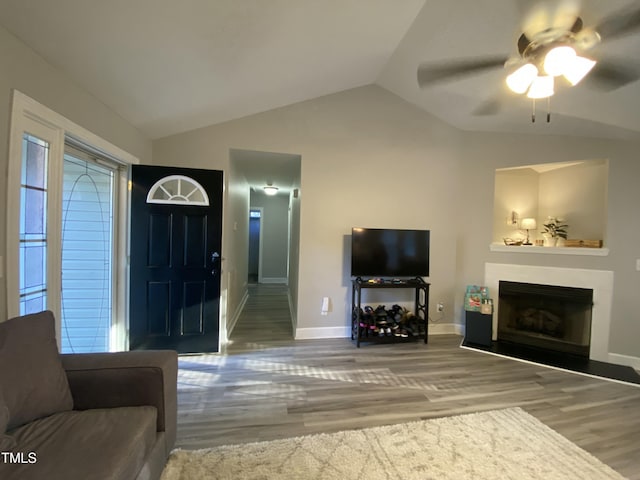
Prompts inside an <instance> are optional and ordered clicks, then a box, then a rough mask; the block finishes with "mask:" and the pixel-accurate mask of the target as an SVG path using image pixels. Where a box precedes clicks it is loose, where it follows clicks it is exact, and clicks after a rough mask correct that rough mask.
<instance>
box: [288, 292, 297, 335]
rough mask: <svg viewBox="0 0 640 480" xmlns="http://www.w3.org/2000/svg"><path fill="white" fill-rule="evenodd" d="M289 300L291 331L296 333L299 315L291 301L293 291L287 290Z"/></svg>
mask: <svg viewBox="0 0 640 480" xmlns="http://www.w3.org/2000/svg"><path fill="white" fill-rule="evenodd" d="M287 300H288V301H289V315H291V330H292V331H294V332H295V331H296V326H297V325H298V313H297V312H296V309H295V308H294V305H293V300H292V299H291V289H287Z"/></svg>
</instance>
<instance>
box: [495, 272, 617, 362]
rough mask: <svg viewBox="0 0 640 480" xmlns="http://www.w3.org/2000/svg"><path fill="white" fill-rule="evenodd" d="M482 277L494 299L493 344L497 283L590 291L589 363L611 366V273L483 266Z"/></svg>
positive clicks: (497, 302)
mask: <svg viewBox="0 0 640 480" xmlns="http://www.w3.org/2000/svg"><path fill="white" fill-rule="evenodd" d="M484 273H485V283H484V284H485V285H486V286H487V287H489V293H490V295H491V296H492V297H493V298H494V315H493V328H492V332H493V334H492V338H493V340H497V336H498V317H499V316H500V302H499V299H498V293H499V289H500V288H499V283H500V281H508V282H520V283H532V284H538V285H557V286H560V287H575V288H585V289H589V290H592V291H593V308H592V309H591V331H590V342H589V343H590V347H589V359H590V360H599V361H601V362H611V360H612V359H611V357H610V353H609V334H610V329H611V309H612V304H613V272H611V271H608V270H590V269H584V268H565V267H546V266H538V265H522V264H509V263H486V264H485V272H484ZM612 363H615V362H612Z"/></svg>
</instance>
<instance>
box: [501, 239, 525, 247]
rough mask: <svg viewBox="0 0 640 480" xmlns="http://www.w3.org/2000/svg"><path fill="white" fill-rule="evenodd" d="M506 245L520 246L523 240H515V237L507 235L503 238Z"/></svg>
mask: <svg viewBox="0 0 640 480" xmlns="http://www.w3.org/2000/svg"><path fill="white" fill-rule="evenodd" d="M502 241H503V242H504V244H505V245H507V246H508V247H519V246H520V245H522V240H514V239H513V238H509V237H505V238H503V239H502Z"/></svg>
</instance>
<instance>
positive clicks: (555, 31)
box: [418, 0, 640, 121]
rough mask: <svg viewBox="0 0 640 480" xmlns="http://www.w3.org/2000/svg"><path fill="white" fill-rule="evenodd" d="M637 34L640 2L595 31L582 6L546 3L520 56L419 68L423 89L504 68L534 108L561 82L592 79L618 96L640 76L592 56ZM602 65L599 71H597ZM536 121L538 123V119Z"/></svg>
mask: <svg viewBox="0 0 640 480" xmlns="http://www.w3.org/2000/svg"><path fill="white" fill-rule="evenodd" d="M637 30H640V2H635V3H634V5H632V6H631V7H627V8H625V9H622V10H620V11H617V12H615V13H613V14H611V15H609V16H607V17H605V18H604V19H602V20H601V21H600V22H598V23H597V24H596V25H595V26H592V27H590V26H585V25H584V24H583V21H582V18H581V17H580V8H579V2H577V1H576V0H564V1H560V2H559V1H556V2H549V1H547V2H544V1H541V2H538V3H537V4H536V6H535V7H534V8H533V9H532V10H530V12H529V14H528V15H527V17H526V18H525V22H524V28H523V33H522V34H521V35H520V37H519V38H518V41H517V51H518V54H517V55H513V56H500V55H496V56H487V57H476V58H467V59H458V60H449V61H445V62H436V63H423V64H421V65H420V66H419V67H418V85H419V86H420V87H421V88H424V87H428V86H431V85H433V84H436V83H440V82H445V81H448V80H452V79H455V78H458V77H461V76H468V75H473V74H476V73H480V72H483V71H487V70H490V69H494V68H504V69H505V70H506V72H507V75H506V78H505V80H506V84H507V86H508V87H509V89H510V90H511V91H512V92H514V93H517V94H526V96H527V97H528V98H531V99H533V100H534V102H535V100H536V99H541V98H549V97H550V96H551V95H553V94H554V92H555V86H556V84H557V82H562V83H564V84H566V85H569V86H574V85H576V84H578V83H579V82H580V81H581V80H582V79H583V78H584V77H585V76H587V75H589V77H590V78H593V80H594V85H596V86H598V87H599V88H601V89H603V90H614V89H616V88H620V87H622V86H624V85H626V84H628V83H631V82H633V81H635V80H637V79H638V78H640V74H639V73H638V72H636V71H634V70H633V69H632V68H630V67H628V66H627V65H623V64H616V63H615V62H613V61H602V60H600V61H598V62H596V60H594V59H593V58H590V56H589V50H591V49H592V48H594V47H595V46H597V45H599V44H601V43H603V42H606V41H609V40H611V39H615V38H619V37H621V36H623V35H626V34H630V33H633V32H635V31H637ZM596 63H597V64H598V65H597V68H594V67H595V66H596ZM562 79H564V80H562ZM497 103H498V102H497V101H491V102H488V103H485V104H484V105H483V106H482V107H481V108H480V109H479V110H478V111H476V113H477V114H491V113H495V112H496V111H497V110H498V105H497ZM534 105H535V103H534ZM534 108H535V107H534ZM532 119H533V121H535V114H534V116H533V117H532ZM548 119H549V117H548V118H547V120H548Z"/></svg>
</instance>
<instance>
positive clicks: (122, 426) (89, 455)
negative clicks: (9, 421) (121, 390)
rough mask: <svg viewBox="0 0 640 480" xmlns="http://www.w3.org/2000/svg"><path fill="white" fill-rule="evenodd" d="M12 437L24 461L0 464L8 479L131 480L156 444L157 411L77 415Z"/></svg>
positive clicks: (30, 426)
mask: <svg viewBox="0 0 640 480" xmlns="http://www.w3.org/2000/svg"><path fill="white" fill-rule="evenodd" d="M8 434H9V435H11V436H13V438H14V439H15V441H16V446H15V447H14V449H13V451H14V452H22V453H23V455H24V458H25V462H24V463H18V464H5V465H2V463H0V478H2V479H3V480H40V479H43V478H46V479H47V480H58V479H60V480H69V479H75V478H78V479H80V478H81V479H83V480H106V479H112V480H131V479H134V478H136V476H137V474H138V472H139V471H140V469H141V468H142V466H143V465H144V462H145V458H146V457H147V455H148V454H149V452H150V451H151V450H152V448H153V445H154V444H155V442H156V409H155V407H149V406H143V407H121V408H104V409H94V410H82V411H79V410H74V411H71V412H63V413H57V414H55V415H51V416H49V417H45V418H41V419H39V420H35V421H33V422H31V423H28V424H26V425H23V426H21V427H18V428H16V429H14V430H10V431H9V432H8ZM30 453H33V454H34V455H33V456H32V457H29V454H30ZM30 458H31V459H32V460H34V461H33V462H32V463H29V459H30Z"/></svg>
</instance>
